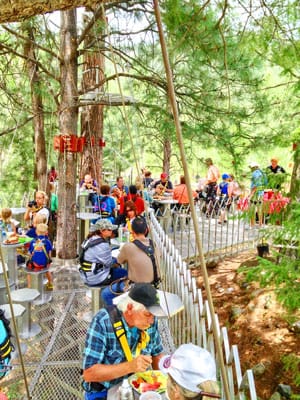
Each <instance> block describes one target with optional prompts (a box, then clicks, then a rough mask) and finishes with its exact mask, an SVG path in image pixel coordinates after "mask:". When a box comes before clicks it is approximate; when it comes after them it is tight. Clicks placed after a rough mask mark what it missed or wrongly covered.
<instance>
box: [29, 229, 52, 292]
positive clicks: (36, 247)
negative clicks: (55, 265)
mask: <svg viewBox="0 0 300 400" xmlns="http://www.w3.org/2000/svg"><path fill="white" fill-rule="evenodd" d="M36 233H37V238H35V239H33V240H32V241H31V242H30V246H29V254H30V258H29V260H28V261H27V263H26V268H27V269H28V270H30V271H36V272H37V271H41V270H43V269H46V268H48V267H49V266H50V263H51V251H52V243H51V242H50V240H49V239H48V236H47V235H48V225H46V224H37V226H36ZM46 277H47V279H48V283H47V285H46V289H47V290H53V281H52V274H51V272H49V271H47V272H46ZM27 284H28V287H30V286H31V279H30V275H29V274H28V275H27Z"/></svg>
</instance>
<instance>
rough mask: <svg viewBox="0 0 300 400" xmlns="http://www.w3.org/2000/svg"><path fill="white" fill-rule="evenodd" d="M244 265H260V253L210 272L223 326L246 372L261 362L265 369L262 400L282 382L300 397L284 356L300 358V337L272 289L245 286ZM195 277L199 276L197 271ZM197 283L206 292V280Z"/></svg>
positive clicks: (261, 380) (260, 384)
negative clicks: (258, 259)
mask: <svg viewBox="0 0 300 400" xmlns="http://www.w3.org/2000/svg"><path fill="white" fill-rule="evenodd" d="M241 265H246V266H249V267H251V266H255V265H257V256H256V251H252V252H248V253H244V254H242V255H239V256H237V257H236V258H235V259H225V260H224V261H222V262H220V263H219V264H218V265H217V266H216V267H215V268H212V269H208V273H209V276H210V281H211V291H212V297H213V300H214V307H215V311H216V312H217V314H218V316H219V320H220V324H221V326H226V327H227V329H228V333H229V338H230V343H231V344H237V345H238V350H239V355H240V360H241V364H242V371H243V372H244V371H245V370H246V369H250V368H253V367H254V366H256V365H258V364H260V363H262V364H263V366H264V367H265V368H263V370H264V372H263V374H261V375H259V376H256V377H255V384H256V390H257V394H258V396H259V397H260V398H261V399H269V398H270V396H271V395H272V393H274V392H275V391H276V388H277V386H278V384H280V383H282V384H286V385H290V386H291V387H292V391H293V394H296V393H297V394H298V395H299V394H300V387H299V386H298V387H296V385H295V383H294V382H293V379H292V376H291V374H290V373H289V372H286V371H285V370H284V369H283V364H282V361H281V357H282V356H283V355H288V354H291V353H293V354H297V355H298V356H299V355H300V334H299V333H298V334H296V333H294V332H292V331H291V330H290V324H289V322H288V318H287V315H286V312H285V310H283V309H282V307H281V306H280V304H279V303H278V302H277V301H276V299H275V296H274V292H273V291H272V290H270V289H260V288H259V287H258V285H257V284H251V285H247V284H245V282H244V280H243V276H242V275H241V274H238V273H237V269H238V268H239V267H240V266H241ZM193 274H194V275H196V276H197V272H196V270H194V271H193ZM197 281H198V285H199V287H201V288H202V289H204V288H203V279H202V277H198V279H197ZM204 293H205V290H204ZM298 320H300V313H299V315H298Z"/></svg>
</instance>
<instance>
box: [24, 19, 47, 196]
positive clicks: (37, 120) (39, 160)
mask: <svg viewBox="0 0 300 400" xmlns="http://www.w3.org/2000/svg"><path fill="white" fill-rule="evenodd" d="M22 28H23V29H24V30H25V32H26V34H27V36H28V41H27V42H26V43H25V45H24V55H25V56H26V57H27V63H26V64H27V72H28V76H29V82H30V88H31V104H32V113H33V130H34V150H35V152H34V154H35V164H34V165H35V170H34V178H35V179H36V180H37V181H38V189H39V190H44V191H46V190H47V157H46V143H45V130H44V114H43V112H44V108H43V99H42V94H41V84H40V79H39V71H38V66H37V63H35V62H34V60H36V57H35V45H34V43H35V41H34V34H33V30H32V26H31V25H30V23H27V24H23V26H22Z"/></svg>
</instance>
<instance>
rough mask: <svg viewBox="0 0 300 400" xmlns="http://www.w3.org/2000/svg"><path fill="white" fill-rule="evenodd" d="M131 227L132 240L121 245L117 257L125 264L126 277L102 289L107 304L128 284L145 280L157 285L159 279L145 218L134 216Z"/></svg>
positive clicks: (119, 261)
mask: <svg viewBox="0 0 300 400" xmlns="http://www.w3.org/2000/svg"><path fill="white" fill-rule="evenodd" d="M131 227H132V235H133V238H134V240H133V241H132V242H130V243H125V244H124V245H123V246H122V248H121V250H120V253H119V255H118V258H117V261H118V263H120V264H125V263H126V264H127V271H128V277H127V278H128V279H127V280H125V279H124V280H121V281H119V282H115V283H113V284H112V285H111V286H110V287H107V288H105V289H104V290H102V293H101V296H102V299H103V301H104V302H105V304H108V305H111V304H112V300H113V298H114V297H115V296H117V295H118V294H120V293H123V291H124V290H125V289H126V287H127V285H128V284H129V285H130V284H131V283H136V282H147V283H152V284H153V285H158V284H159V281H160V279H159V273H158V268H157V265H156V260H155V255H154V247H153V243H152V241H151V240H150V239H148V238H147V235H148V226H147V222H146V220H145V218H144V217H142V216H137V217H135V218H134V219H133V221H132V225H131Z"/></svg>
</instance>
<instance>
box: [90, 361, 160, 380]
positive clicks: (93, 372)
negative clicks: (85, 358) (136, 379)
mask: <svg viewBox="0 0 300 400" xmlns="http://www.w3.org/2000/svg"><path fill="white" fill-rule="evenodd" d="M157 357H158V356H156V357H154V358H157ZM151 363H152V357H151V356H146V355H139V356H138V357H136V358H134V359H133V360H132V361H124V362H122V363H120V364H113V365H107V364H94V365H92V366H91V367H90V368H88V369H86V370H84V371H83V379H84V380H85V381H86V382H104V381H111V380H113V379H116V378H120V377H121V376H125V375H129V374H135V373H136V372H144V371H146V370H147V369H148V368H149V366H150V365H151ZM157 369H158V364H157Z"/></svg>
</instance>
